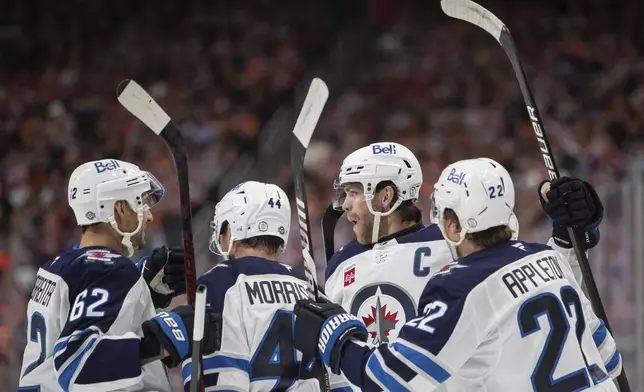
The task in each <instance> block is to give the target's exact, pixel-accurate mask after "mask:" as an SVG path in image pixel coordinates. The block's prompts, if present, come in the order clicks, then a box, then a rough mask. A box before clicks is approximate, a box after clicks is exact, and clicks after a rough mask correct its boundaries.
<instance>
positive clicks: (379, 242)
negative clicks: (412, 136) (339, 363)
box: [324, 142, 452, 389]
mask: <svg viewBox="0 0 644 392" xmlns="http://www.w3.org/2000/svg"><path fill="white" fill-rule="evenodd" d="M422 182H423V173H422V170H421V167H420V163H419V162H418V159H416V157H415V156H414V154H413V153H412V152H411V151H410V150H409V149H408V148H407V147H405V146H403V145H401V144H398V143H390V142H382V143H374V144H371V145H369V146H366V147H362V148H360V149H358V150H356V151H354V152H353V153H351V154H350V155H349V156H347V157H346V158H345V160H344V161H343V163H342V167H341V169H340V174H339V178H338V181H337V183H336V185H335V188H336V192H337V196H336V197H337V199H336V200H335V201H334V202H335V205H336V206H338V207H340V208H343V209H344V210H345V212H346V216H347V219H348V220H349V221H350V222H351V223H352V224H353V231H354V233H355V236H356V239H355V240H353V241H351V242H350V243H348V244H347V245H345V246H344V247H342V248H341V249H340V250H339V251H338V252H337V253H336V254H335V255H333V257H332V258H331V260H329V263H328V266H327V269H326V274H325V275H326V282H325V285H324V290H325V293H326V295H327V296H328V297H329V299H330V300H331V301H332V302H335V303H338V304H341V305H342V306H343V307H344V308H345V309H346V310H348V311H349V312H350V313H351V314H353V315H355V316H357V317H358V318H359V319H360V320H362V321H363V322H364V323H365V324H366V325H367V328H368V330H369V342H370V343H372V344H378V343H382V342H385V343H386V342H388V341H389V340H390V339H392V338H394V337H395V336H396V335H397V333H398V331H399V330H400V328H402V326H403V325H404V324H405V323H406V322H407V320H409V319H411V318H412V317H414V316H415V315H416V308H417V305H418V299H419V298H420V294H421V293H422V291H423V288H424V287H425V284H426V283H427V279H428V278H429V276H430V275H431V274H433V273H434V272H436V271H438V270H439V269H440V268H442V267H443V266H445V265H447V264H448V263H450V262H451V261H452V256H451V254H450V252H449V248H448V247H447V244H446V243H445V241H444V240H443V237H442V235H441V232H440V230H439V229H438V227H437V226H436V225H430V226H429V227H424V226H423V224H422V222H421V212H420V210H419V209H418V207H417V206H416V205H415V203H416V201H417V200H418V194H419V191H420V186H421V184H422ZM341 386H342V385H338V384H337V383H335V382H333V385H332V389H336V388H339V387H341Z"/></svg>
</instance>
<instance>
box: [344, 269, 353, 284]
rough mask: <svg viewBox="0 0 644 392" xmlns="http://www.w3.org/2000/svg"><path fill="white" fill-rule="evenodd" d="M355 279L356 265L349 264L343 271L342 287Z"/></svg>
mask: <svg viewBox="0 0 644 392" xmlns="http://www.w3.org/2000/svg"><path fill="white" fill-rule="evenodd" d="M355 281H356V267H355V265H354V266H351V267H349V269H346V270H345V271H344V287H347V286H349V285H351V284H353V283H355Z"/></svg>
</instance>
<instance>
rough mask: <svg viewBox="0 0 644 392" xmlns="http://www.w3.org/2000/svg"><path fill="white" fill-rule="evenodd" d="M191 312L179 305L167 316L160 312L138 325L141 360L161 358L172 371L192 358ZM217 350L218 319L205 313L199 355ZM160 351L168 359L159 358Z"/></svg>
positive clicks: (219, 319) (190, 309)
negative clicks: (164, 352) (140, 337)
mask: <svg viewBox="0 0 644 392" xmlns="http://www.w3.org/2000/svg"><path fill="white" fill-rule="evenodd" d="M193 323H194V309H193V307H192V306H189V305H183V306H179V307H177V308H175V309H174V310H172V311H171V312H161V313H159V314H157V315H156V316H154V317H153V318H151V319H150V320H148V321H145V322H144V323H143V325H142V328H143V339H141V354H140V355H141V360H142V361H145V360H146V359H149V358H159V357H160V358H162V359H161V362H163V364H164V365H166V366H167V367H170V368H172V367H175V366H177V365H179V364H180V363H181V361H183V360H184V359H186V358H188V357H189V356H190V355H191V354H192V331H193V328H194V324H193ZM219 347H221V315H220V314H217V313H214V312H212V311H210V310H208V309H207V310H206V317H205V327H204V336H203V339H202V340H201V352H202V354H204V355H205V354H211V353H213V352H215V351H217V350H218V349H219ZM162 349H165V351H166V352H167V353H168V356H165V357H162Z"/></svg>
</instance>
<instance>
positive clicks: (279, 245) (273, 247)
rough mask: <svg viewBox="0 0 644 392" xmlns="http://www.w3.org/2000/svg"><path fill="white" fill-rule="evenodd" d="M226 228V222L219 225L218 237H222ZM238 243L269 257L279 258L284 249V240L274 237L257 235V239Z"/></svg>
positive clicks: (248, 239) (252, 238) (247, 239)
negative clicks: (264, 253) (262, 252)
mask: <svg viewBox="0 0 644 392" xmlns="http://www.w3.org/2000/svg"><path fill="white" fill-rule="evenodd" d="M227 227H228V221H226V222H224V223H223V224H222V225H221V230H219V235H223V234H224V233H225V232H226V228H227ZM239 243H240V244H242V245H243V246H246V247H248V248H253V249H260V250H263V251H264V252H266V253H267V254H268V255H269V256H279V255H280V254H281V252H282V249H283V248H284V240H283V239H281V238H279V237H276V236H274V235H258V236H257V237H251V238H246V239H245V240H240V241H239Z"/></svg>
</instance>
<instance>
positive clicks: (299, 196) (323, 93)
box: [291, 78, 329, 391]
mask: <svg viewBox="0 0 644 392" xmlns="http://www.w3.org/2000/svg"><path fill="white" fill-rule="evenodd" d="M328 98H329V89H328V88H327V86H326V84H325V83H324V82H323V81H322V79H319V78H315V79H313V81H312V82H311V86H310V87H309V92H308V93H307V94H306V98H305V99H304V104H303V105H302V110H301V111H300V115H299V116H298V117H297V121H296V122H295V127H294V128H293V137H292V139H291V169H292V170H293V174H294V176H295V179H294V182H295V201H296V203H297V216H298V220H299V222H300V241H301V242H302V255H303V256H304V274H305V275H306V281H307V285H308V291H309V297H311V299H314V300H316V301H317V300H319V292H318V279H317V272H316V271H317V270H316V267H315V261H314V260H313V252H312V251H311V229H310V227H309V211H308V205H307V202H306V187H305V185H304V156H305V155H306V149H307V148H308V146H309V142H310V141H311V136H313V131H314V130H315V126H316V125H317V123H318V120H319V119H320V115H321V114H322V109H324V105H325V104H326V100H327V99H328ZM320 369H321V373H322V378H323V379H322V380H320V388H321V389H322V390H323V391H328V390H329V375H328V374H327V372H326V368H325V367H324V364H322V363H320Z"/></svg>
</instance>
